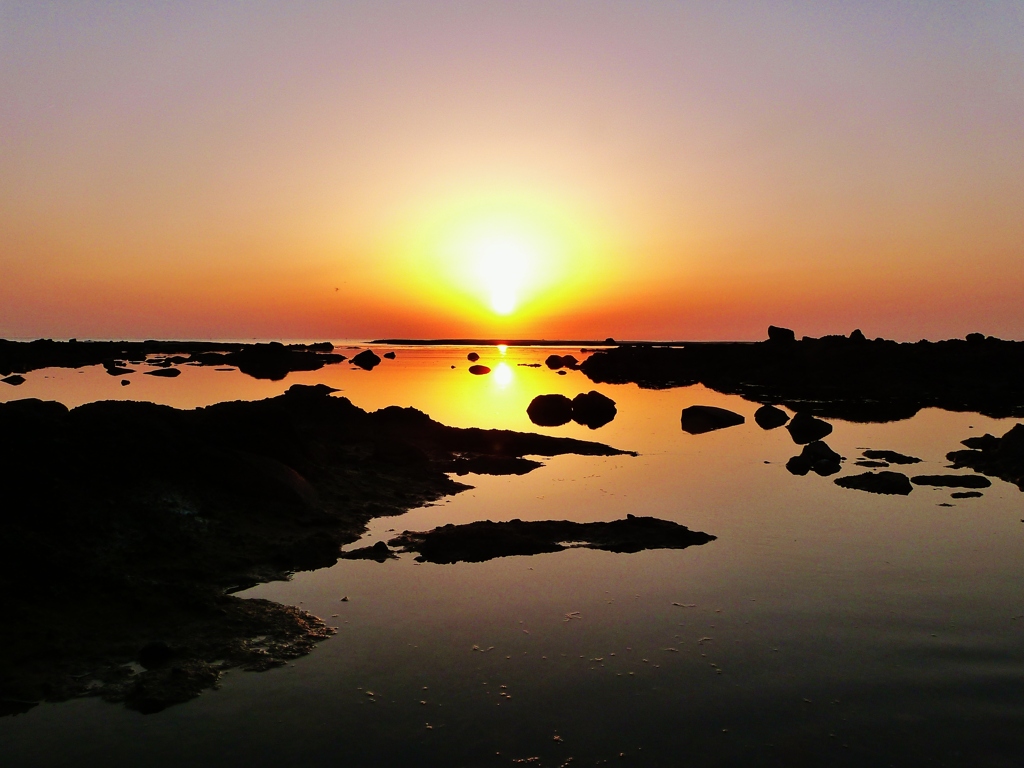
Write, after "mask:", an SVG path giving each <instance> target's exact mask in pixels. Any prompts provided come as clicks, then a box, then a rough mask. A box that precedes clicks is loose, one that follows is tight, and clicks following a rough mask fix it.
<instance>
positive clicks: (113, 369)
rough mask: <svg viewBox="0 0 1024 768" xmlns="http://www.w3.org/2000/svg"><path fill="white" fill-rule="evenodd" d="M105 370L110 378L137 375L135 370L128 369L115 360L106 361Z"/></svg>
mask: <svg viewBox="0 0 1024 768" xmlns="http://www.w3.org/2000/svg"><path fill="white" fill-rule="evenodd" d="M103 368H104V370H106V372H107V374H108V375H110V376H124V375H126V374H129V373H135V369H134V368H126V367H125V366H124V365H122V364H121V363H119V362H117V361H114V360H107V361H104V363H103Z"/></svg>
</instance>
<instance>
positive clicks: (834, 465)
mask: <svg viewBox="0 0 1024 768" xmlns="http://www.w3.org/2000/svg"><path fill="white" fill-rule="evenodd" d="M842 460H843V457H842V456H840V455H839V454H838V453H836V452H835V451H833V450H832V449H831V448H829V447H828V445H826V444H825V443H823V442H822V441H820V440H815V441H814V442H813V443H808V444H807V445H805V446H804V449H803V450H802V451H801V452H800V455H799V456H794V457H793V458H791V459H790V460H789V461H787V462H786V469H788V470H789V471H790V472H791V473H793V474H794V475H806V474H807V473H808V472H811V471H814V472H815V473H816V474H819V475H821V476H822V477H827V476H829V475H834V474H836V473H837V472H839V471H840V470H841V469H842V464H841V462H842Z"/></svg>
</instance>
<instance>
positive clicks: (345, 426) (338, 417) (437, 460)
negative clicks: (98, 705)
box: [0, 385, 625, 714]
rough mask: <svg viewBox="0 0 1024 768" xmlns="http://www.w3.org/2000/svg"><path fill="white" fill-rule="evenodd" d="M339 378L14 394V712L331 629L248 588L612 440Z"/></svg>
mask: <svg viewBox="0 0 1024 768" xmlns="http://www.w3.org/2000/svg"><path fill="white" fill-rule="evenodd" d="M333 391H334V390H332V389H331V388H329V387H326V386H323V385H318V386H312V387H308V386H299V385H296V386H293V387H291V388H290V389H289V390H288V391H287V392H286V393H285V394H283V395H281V396H279V397H275V398H271V399H268V400H262V401H258V402H227V403H219V404H217V405H212V406H209V407H206V408H199V409H196V410H179V409H175V408H171V407H168V406H161V405H155V404H152V403H144V402H132V401H120V402H96V403H90V404H87V405H82V406H79V407H77V408H74V409H72V410H69V409H67V408H66V407H65V406H63V405H61V404H60V403H56V402H44V401H40V400H32V399H30V400H18V401H14V402H9V403H5V404H0V435H2V439H0V484H2V485H0V487H2V488H3V494H2V495H0V525H2V526H3V529H2V530H3V536H2V537H0V595H2V596H0V607H2V610H3V615H4V617H5V620H4V623H3V625H2V627H0V714H2V713H16V712H19V711H25V710H26V709H27V708H29V707H31V706H33V705H34V704H35V703H36V702H39V701H61V700H66V699H69V698H72V697H76V696H83V695H98V696H102V697H104V698H106V699H108V700H112V701H123V702H125V703H126V704H127V705H128V706H130V707H132V708H134V709H137V710H139V711H143V712H153V711H157V710H159V709H161V708H163V707H165V706H167V705H169V704H173V703H175V702H179V701H184V700H187V699H189V698H191V697H194V696H196V695H198V693H199V692H200V691H202V690H203V689H204V688H207V687H210V686H212V685H214V684H216V681H217V678H218V676H219V674H220V673H221V672H222V671H223V670H225V669H228V668H231V667H241V668H244V669H256V670H259V669H266V668H268V667H271V666H275V665H279V664H281V663H283V662H285V661H286V660H288V659H289V658H294V657H295V656H298V655H301V654H304V653H307V652H308V651H309V650H310V649H311V648H312V647H313V645H314V644H315V643H316V642H318V641H319V640H322V639H324V638H325V637H327V636H328V635H329V634H330V633H331V631H332V630H331V629H330V628H329V627H327V626H326V625H325V623H324V622H323V621H321V620H320V619H318V618H317V617H315V616H312V615H310V614H308V613H305V612H304V611H301V610H299V609H297V608H291V607H287V606H281V605H276V604H274V603H271V602H268V601H265V600H253V599H240V598H237V597H233V596H232V595H231V594H230V593H231V592H234V591H237V590H239V589H242V588H245V587H247V586H251V585H255V584H257V583H260V582H264V581H269V580H274V579H284V578H288V576H289V575H290V574H291V573H292V572H294V571H296V570H303V569H313V568H321V567H325V566H329V565H332V564H333V563H334V562H336V561H337V559H338V557H339V553H340V548H341V546H342V545H343V544H347V543H350V542H353V541H355V540H356V539H357V538H358V537H359V535H360V534H361V533H362V532H363V530H365V525H366V523H367V521H369V520H370V519H371V518H374V517H377V516H381V515H395V514H399V513H401V512H403V511H405V510H407V509H409V508H412V507H415V506H419V505H422V504H425V503H428V502H431V501H433V500H436V499H439V498H441V497H442V496H445V495H448V494H452V493H456V492H459V491H461V490H464V489H466V488H467V487H468V486H466V485H464V484H461V483H459V482H457V481H456V480H454V479H452V478H451V477H449V474H448V473H459V472H476V473H488V474H506V473H517V474H518V473H522V472H525V471H529V470H530V469H532V468H534V467H536V466H539V463H538V462H536V461H535V460H533V459H526V458H524V457H525V456H527V455H530V456H555V455H560V454H567V453H575V454H582V455H588V456H610V455H619V454H623V453H625V452H624V451H620V450H617V449H615V448H611V447H609V446H607V445H602V444H600V443H594V442H587V441H582V440H573V439H569V438H560V437H548V436H543V435H534V434H525V433H517V432H510V431H504V430H483V429H458V428H453V427H447V426H444V425H442V424H439V423H438V422H436V421H433V420H432V419H430V418H429V417H428V416H427V415H425V414H424V413H422V412H420V411H417V410H414V409H411V408H397V407H391V408H385V409H383V410H380V411H376V412H373V413H367V412H365V411H363V410H361V409H359V408H357V407H356V406H354V405H352V404H351V403H350V402H349V401H348V400H347V399H345V398H342V397H335V396H332V392H333Z"/></svg>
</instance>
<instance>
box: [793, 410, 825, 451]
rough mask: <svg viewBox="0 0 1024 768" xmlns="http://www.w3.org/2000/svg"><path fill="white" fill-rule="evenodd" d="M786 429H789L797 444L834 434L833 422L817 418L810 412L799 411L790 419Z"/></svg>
mask: <svg viewBox="0 0 1024 768" xmlns="http://www.w3.org/2000/svg"><path fill="white" fill-rule="evenodd" d="M786 429H788V430H789V435H790V437H792V438H793V442H794V443H796V444H797V445H803V444H804V443H812V442H814V441H815V440H821V439H822V438H823V437H826V436H828V435H830V434H832V425H831V424H829V423H828V422H827V421H822V420H821V419H816V418H814V417H813V416H811V414H809V413H797V414H796V415H795V416H794V417H793V418H792V419H790V422H789V424H787V425H786Z"/></svg>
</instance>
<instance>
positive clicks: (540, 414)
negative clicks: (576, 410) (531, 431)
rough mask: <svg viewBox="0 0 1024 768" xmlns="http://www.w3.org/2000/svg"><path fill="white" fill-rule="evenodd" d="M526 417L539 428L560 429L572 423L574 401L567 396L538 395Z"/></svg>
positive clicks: (528, 409) (528, 407) (528, 408)
mask: <svg viewBox="0 0 1024 768" xmlns="http://www.w3.org/2000/svg"><path fill="white" fill-rule="evenodd" d="M526 415H527V416H529V417H530V421H532V422H533V423H534V424H536V425H537V426H538V427H560V426H562V425H563V424H568V423H569V422H570V421H572V400H570V399H569V398H568V397H566V396H565V395H537V396H536V397H535V398H533V400H532V401H530V405H529V406H527V408H526Z"/></svg>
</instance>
